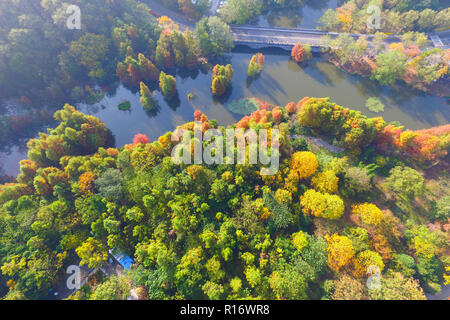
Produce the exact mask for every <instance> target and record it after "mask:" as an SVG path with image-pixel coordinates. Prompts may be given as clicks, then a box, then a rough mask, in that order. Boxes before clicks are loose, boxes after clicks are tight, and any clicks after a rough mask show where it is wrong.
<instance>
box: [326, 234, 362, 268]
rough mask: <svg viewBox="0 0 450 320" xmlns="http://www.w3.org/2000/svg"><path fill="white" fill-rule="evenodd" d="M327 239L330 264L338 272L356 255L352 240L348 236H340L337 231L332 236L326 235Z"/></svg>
mask: <svg viewBox="0 0 450 320" xmlns="http://www.w3.org/2000/svg"><path fill="white" fill-rule="evenodd" d="M325 239H326V240H327V242H328V248H327V254H328V266H329V267H330V269H332V270H334V271H336V272H338V271H339V270H340V269H341V268H342V267H343V266H345V265H346V264H348V263H349V262H350V261H351V259H352V258H353V256H354V255H355V251H354V249H353V245H352V240H350V239H349V238H347V237H346V236H340V235H338V234H337V233H335V234H333V235H332V236H329V235H326V236H325Z"/></svg>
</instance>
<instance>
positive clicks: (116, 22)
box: [0, 0, 160, 105]
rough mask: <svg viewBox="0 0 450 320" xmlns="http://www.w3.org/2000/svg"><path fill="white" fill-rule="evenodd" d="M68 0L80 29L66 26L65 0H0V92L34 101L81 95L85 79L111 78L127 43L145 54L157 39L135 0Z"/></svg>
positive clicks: (143, 8)
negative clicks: (76, 9)
mask: <svg viewBox="0 0 450 320" xmlns="http://www.w3.org/2000/svg"><path fill="white" fill-rule="evenodd" d="M70 4H73V5H78V6H79V7H80V8H81V9H82V24H81V30H69V29H68V28H67V26H66V22H67V20H68V18H69V15H68V14H66V9H67V7H68V5H69V4H68V3H66V2H63V1H59V0H57V1H40V2H30V1H25V0H24V1H10V0H7V1H2V3H1V5H0V12H1V16H2V24H1V26H0V28H1V31H2V32H1V34H2V36H1V37H0V43H1V46H0V47H1V49H0V69H1V76H0V96H2V97H10V96H26V97H27V98H28V100H29V101H30V102H31V103H32V104H34V105H40V104H41V103H51V104H52V105H60V104H62V103H64V102H66V101H67V100H68V98H72V99H73V100H74V101H76V100H81V99H84V98H87V97H88V96H89V95H91V94H92V93H91V92H90V91H89V90H85V84H86V83H91V84H92V83H97V84H100V85H104V84H106V83H110V82H112V80H114V74H115V73H114V69H115V68H116V64H117V61H120V60H122V59H123V58H124V57H125V55H126V51H127V48H128V47H131V48H133V50H134V51H136V52H142V53H144V54H146V55H150V53H151V51H152V48H153V47H154V45H155V43H156V41H157V40H158V37H159V32H160V31H159V28H158V25H157V22H156V19H155V18H154V17H153V16H152V15H151V14H150V13H149V11H148V8H147V7H146V6H145V5H144V4H142V3H140V2H137V1H135V0H125V1H113V2H111V1H106V0H94V1H89V3H87V2H86V1H84V0H76V1H72V2H71V3H70ZM135 58H137V57H135ZM127 67H128V66H127ZM137 84H139V82H138V83H137Z"/></svg>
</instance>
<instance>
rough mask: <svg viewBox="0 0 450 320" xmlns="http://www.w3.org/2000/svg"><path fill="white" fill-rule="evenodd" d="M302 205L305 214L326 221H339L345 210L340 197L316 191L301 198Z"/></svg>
mask: <svg viewBox="0 0 450 320" xmlns="http://www.w3.org/2000/svg"><path fill="white" fill-rule="evenodd" d="M300 205H301V206H302V210H303V212H304V213H306V214H309V215H313V216H316V217H319V218H326V219H339V218H340V217H341V216H342V215H343V214H344V210H345V205H344V201H343V200H342V199H341V198H340V197H339V196H337V195H332V194H328V193H320V192H317V191H316V190H314V189H310V190H308V191H306V192H305V194H304V195H303V196H301V197H300Z"/></svg>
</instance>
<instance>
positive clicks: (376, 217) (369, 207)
mask: <svg viewBox="0 0 450 320" xmlns="http://www.w3.org/2000/svg"><path fill="white" fill-rule="evenodd" d="M352 212H353V214H354V215H356V216H357V217H358V219H360V220H361V222H362V223H363V224H366V225H371V226H378V225H379V224H380V223H381V220H382V219H383V212H381V210H380V209H379V208H378V207H377V206H376V205H374V204H372V203H362V204H358V205H355V206H353V207H352Z"/></svg>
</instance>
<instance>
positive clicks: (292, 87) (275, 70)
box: [0, 48, 450, 176]
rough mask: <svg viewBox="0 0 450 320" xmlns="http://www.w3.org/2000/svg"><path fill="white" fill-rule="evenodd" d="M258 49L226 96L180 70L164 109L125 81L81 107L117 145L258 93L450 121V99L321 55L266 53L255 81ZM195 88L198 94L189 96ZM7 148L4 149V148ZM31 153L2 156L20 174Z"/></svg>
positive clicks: (396, 117)
mask: <svg viewBox="0 0 450 320" xmlns="http://www.w3.org/2000/svg"><path fill="white" fill-rule="evenodd" d="M252 54H253V52H250V51H248V50H245V49H243V48H238V49H237V51H236V52H234V53H233V54H231V55H229V56H228V57H227V59H226V60H227V61H224V63H231V64H232V66H233V68H234V71H235V73H234V79H233V87H232V88H231V89H230V90H229V92H227V93H226V94H225V96H224V97H222V98H220V99H215V98H214V97H213V96H212V94H211V89H210V86H211V73H210V72H208V73H202V72H200V71H196V72H191V73H189V72H183V71H179V72H178V73H177V75H176V76H177V87H178V96H177V98H176V99H174V100H172V101H166V100H165V99H164V97H163V96H162V95H161V94H160V93H159V92H157V93H156V98H157V100H158V102H159V108H158V110H157V111H156V112H154V113H148V112H146V111H145V110H144V109H143V108H142V106H141V105H140V103H139V93H137V92H132V91H130V90H129V89H127V88H125V87H123V86H119V87H118V88H117V90H116V91H115V92H114V93H113V94H109V95H107V96H105V98H104V99H103V100H102V101H101V102H100V103H98V104H96V105H92V106H90V105H79V106H78V108H79V109H80V110H81V111H83V112H85V113H87V114H92V115H94V116H96V117H98V118H100V119H101V120H102V121H104V122H105V123H106V125H107V127H108V128H109V129H110V130H111V131H112V132H113V134H114V136H115V141H116V145H117V147H121V146H123V145H124V144H127V143H130V142H131V141H132V139H133V137H134V135H135V134H137V133H144V134H147V136H148V137H149V138H150V139H152V140H154V139H157V138H158V137H159V136H161V135H162V134H164V133H165V132H167V131H173V130H174V129H175V127H176V126H178V125H181V124H183V123H184V122H186V121H192V119H193V112H194V111H195V110H197V109H198V110H200V111H202V112H203V113H205V114H206V115H207V116H208V117H209V118H210V119H216V120H217V121H218V123H219V124H221V125H228V124H232V123H234V122H235V121H236V120H239V119H240V118H241V117H242V116H241V115H237V114H233V113H231V112H230V111H228V109H227V108H226V104H227V103H229V102H231V101H233V100H237V99H241V98H244V97H258V98H261V99H263V100H266V101H268V102H271V103H273V104H276V105H281V106H284V105H286V104H287V103H289V102H291V101H294V102H297V101H298V100H300V99H302V98H303V97H305V96H310V97H330V98H331V99H332V101H334V102H336V103H338V104H340V105H343V106H346V107H349V108H352V109H355V110H360V111H362V112H363V113H364V114H366V115H368V116H371V117H374V116H383V117H384V118H385V119H386V121H389V122H390V121H399V122H401V123H402V124H403V125H405V126H406V127H408V128H411V129H422V128H428V127H432V126H436V125H441V124H447V123H449V122H450V109H449V104H448V102H447V101H446V100H445V99H443V98H440V97H437V96H430V95H426V94H423V93H421V92H419V91H416V90H412V89H410V88H408V87H407V86H405V85H395V86H392V87H382V86H378V85H377V84H376V83H375V82H373V81H370V80H368V79H364V78H362V77H359V76H354V75H349V74H347V73H345V72H342V71H340V70H338V69H337V68H335V67H334V66H333V65H332V64H330V63H327V62H325V61H323V60H321V59H320V58H319V57H315V58H314V59H313V61H311V62H310V63H309V65H308V66H306V67H301V66H299V65H298V64H296V63H295V62H293V61H291V60H290V58H289V56H288V55H286V54H285V53H282V52H278V51H276V50H267V51H266V52H265V57H266V64H265V67H264V71H263V72H262V74H261V76H260V77H259V78H257V79H254V80H252V81H250V80H249V79H247V67H248V63H249V61H250V58H251V56H252ZM190 92H192V93H193V94H194V96H195V98H194V99H193V100H192V101H188V99H187V95H188V93H190ZM369 97H378V98H379V99H380V100H381V101H382V102H383V103H384V104H385V111H384V112H382V113H373V112H371V111H369V110H368V109H367V108H366V107H365V103H366V101H367V99H368V98H369ZM124 100H128V101H130V102H131V105H132V107H131V110H129V111H120V110H118V108H117V105H118V104H119V103H120V102H122V101H124ZM0 152H1V151H0ZM22 158H26V149H25V148H20V147H16V148H12V150H11V152H10V154H9V155H8V154H7V153H3V154H1V155H0V163H2V164H3V169H4V171H5V172H6V173H8V174H10V175H13V176H14V175H16V174H17V173H18V160H20V159H22Z"/></svg>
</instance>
